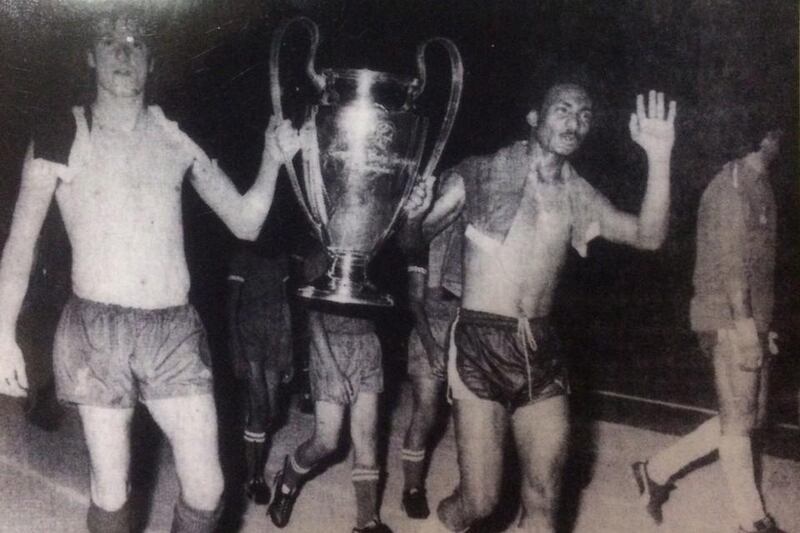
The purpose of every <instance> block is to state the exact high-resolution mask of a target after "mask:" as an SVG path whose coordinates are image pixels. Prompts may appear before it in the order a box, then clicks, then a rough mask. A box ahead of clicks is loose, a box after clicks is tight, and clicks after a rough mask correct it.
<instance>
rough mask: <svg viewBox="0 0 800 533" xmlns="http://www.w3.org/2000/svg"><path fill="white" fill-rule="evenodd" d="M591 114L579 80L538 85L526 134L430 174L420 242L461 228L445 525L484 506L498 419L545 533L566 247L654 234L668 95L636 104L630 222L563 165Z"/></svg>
mask: <svg viewBox="0 0 800 533" xmlns="http://www.w3.org/2000/svg"><path fill="white" fill-rule="evenodd" d="M593 111H594V109H593V102H592V99H591V97H590V95H589V94H588V92H587V90H586V88H585V87H584V85H581V84H579V83H576V82H574V81H572V80H565V81H559V82H557V83H554V84H552V85H551V86H550V87H549V89H548V90H547V92H546V93H545V95H544V98H543V100H542V101H541V105H539V106H538V107H536V108H534V109H531V110H530V111H529V112H528V113H527V116H526V119H527V122H528V124H529V126H530V134H529V137H528V139H527V140H526V141H521V142H517V143H514V144H512V145H511V146H507V147H505V148H502V149H501V150H499V151H498V152H496V153H495V154H492V155H490V156H485V157H470V158H467V159H466V160H464V161H462V162H461V163H460V164H458V165H456V166H455V167H454V168H452V169H451V170H449V171H447V172H445V173H444V174H443V176H442V183H441V186H440V190H439V195H438V199H437V200H436V202H435V203H434V205H433V208H432V209H431V211H430V213H429V214H428V217H427V219H426V220H425V223H424V225H423V232H424V233H425V234H426V235H429V236H430V235H435V234H436V233H437V232H438V231H439V230H440V228H442V227H445V226H446V225H448V224H449V223H450V222H451V221H452V220H453V219H454V218H455V217H456V216H458V215H459V214H462V215H463V216H464V217H465V223H466V230H465V232H464V237H465V240H464V254H463V279H464V285H463V294H462V301H461V309H460V310H459V315H458V316H457V318H456V323H455V326H454V328H455V329H454V334H453V339H454V343H453V346H452V348H453V350H452V351H451V353H450V356H449V361H448V382H449V386H450V390H451V394H452V397H453V401H454V404H453V416H454V420H455V434H456V444H457V449H458V464H459V470H460V482H459V485H458V487H457V488H456V490H455V491H454V492H453V494H452V495H451V496H449V497H448V498H446V499H445V500H443V501H442V502H441V503H440V504H439V508H438V514H439V518H440V520H441V521H442V522H443V523H444V525H445V526H446V527H448V528H449V529H451V530H453V531H462V530H464V529H466V528H468V527H470V525H471V524H473V523H474V522H475V521H477V520H478V519H480V518H482V517H485V516H487V515H488V514H490V513H491V512H492V510H493V509H494V507H495V506H496V504H497V503H498V498H499V492H500V490H499V489H500V484H501V473H502V459H503V448H504V438H505V435H506V428H507V427H508V426H509V425H510V426H511V429H512V433H513V437H514V442H515V444H516V447H517V452H518V455H519V458H520V466H521V469H522V500H523V505H524V509H523V515H522V521H521V525H522V526H523V527H524V528H525V529H526V530H528V531H536V532H551V531H554V530H555V527H556V511H557V503H558V502H557V497H558V494H559V489H560V485H561V479H562V469H563V465H564V459H565V453H566V443H567V434H568V432H569V414H568V406H567V398H566V395H567V393H568V390H569V388H568V387H569V386H568V383H567V378H566V373H565V368H564V366H565V365H564V361H563V357H564V355H563V353H562V352H561V348H560V346H559V344H558V342H557V339H556V338H555V336H554V332H553V327H552V325H551V323H550V321H549V320H548V315H549V314H550V310H551V307H552V299H553V293H554V290H555V288H556V284H557V282H558V277H559V272H560V270H561V267H562V266H563V264H564V260H565V257H566V253H567V247H568V245H569V244H572V246H573V247H575V248H576V250H578V252H579V253H580V254H581V255H585V254H586V248H587V244H588V242H589V241H590V240H592V239H593V238H595V237H598V236H600V237H604V238H606V239H609V240H611V241H614V242H618V243H625V244H629V245H632V246H634V247H636V248H640V249H644V250H654V249H656V248H658V247H659V246H660V245H661V243H662V241H663V240H664V237H665V234H666V228H667V218H668V217H667V214H668V209H669V195H670V192H669V191H670V187H669V174H670V158H671V151H672V145H673V142H674V126H673V123H674V120H675V113H676V106H675V103H674V102H669V104H667V102H665V99H664V95H663V94H662V93H659V92H655V91H650V93H649V95H648V96H647V97H645V96H643V95H639V96H638V97H637V99H636V110H635V112H634V113H633V114H632V115H631V118H630V124H629V126H630V134H631V138H632V139H633V141H634V142H635V143H636V144H638V145H639V146H640V147H641V148H642V149H643V150H644V152H645V154H646V156H647V162H648V178H647V188H646V192H645V195H644V199H643V202H642V208H641V211H640V213H639V215H638V216H635V215H631V214H628V213H624V212H621V211H619V210H617V209H615V208H614V207H613V206H612V205H611V203H610V202H609V201H608V200H607V199H606V198H605V197H603V196H602V195H601V194H600V193H599V192H597V191H596V190H595V189H594V188H593V187H592V186H591V185H590V184H589V183H588V182H587V181H585V180H584V179H583V178H581V176H579V175H578V173H577V172H576V171H575V170H574V168H573V167H572V166H571V165H570V163H569V162H568V158H569V156H570V155H572V154H573V153H574V152H575V151H576V150H577V149H578V148H579V147H580V146H581V143H582V142H583V140H584V138H585V137H586V134H587V133H588V132H589V128H590V127H591V124H592V115H593Z"/></svg>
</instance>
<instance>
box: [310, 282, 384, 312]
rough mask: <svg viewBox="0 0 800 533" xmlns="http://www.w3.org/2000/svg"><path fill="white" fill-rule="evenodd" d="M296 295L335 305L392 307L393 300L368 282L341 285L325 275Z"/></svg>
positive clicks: (341, 283)
mask: <svg viewBox="0 0 800 533" xmlns="http://www.w3.org/2000/svg"><path fill="white" fill-rule="evenodd" d="M297 295H298V296H299V297H301V298H304V299H306V300H321V301H325V302H332V303H337V304H351V305H371V306H377V307H393V306H394V299H393V298H392V297H391V296H389V295H388V294H382V293H381V292H380V291H378V290H377V289H376V288H375V287H374V286H373V285H372V284H371V283H369V282H365V283H353V282H347V283H343V282H342V281H341V280H338V279H335V278H332V277H330V276H328V275H327V274H325V275H323V276H321V277H319V278H318V279H316V280H315V281H314V282H313V283H311V285H306V286H305V287H300V288H299V289H297Z"/></svg>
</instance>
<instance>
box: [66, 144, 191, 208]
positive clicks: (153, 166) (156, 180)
mask: <svg viewBox="0 0 800 533" xmlns="http://www.w3.org/2000/svg"><path fill="white" fill-rule="evenodd" d="M188 165H189V161H187V158H186V157H183V156H182V155H181V150H179V149H178V147H176V146H174V143H171V142H170V141H169V139H166V138H164V136H162V135H159V134H158V131H153V130H152V129H146V130H144V131H141V132H132V133H128V134H116V135H115V134H106V133H104V132H102V131H96V132H95V131H93V132H91V133H90V134H89V135H88V137H87V138H86V139H84V140H83V142H76V144H75V146H73V150H72V154H71V156H70V166H74V167H76V168H75V178H74V179H73V180H72V182H71V183H69V184H67V186H66V187H65V189H66V190H65V191H64V194H66V195H67V196H73V197H75V198H76V199H80V200H82V201H84V202H92V201H96V202H101V203H104V204H106V205H108V206H109V207H114V206H119V205H120V204H124V205H130V204H162V203H165V202H167V203H172V202H174V201H175V200H176V199H179V198H180V192H181V184H182V182H183V177H184V174H185V172H186V170H187V168H188Z"/></svg>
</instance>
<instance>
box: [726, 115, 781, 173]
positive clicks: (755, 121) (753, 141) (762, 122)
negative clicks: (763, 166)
mask: <svg viewBox="0 0 800 533" xmlns="http://www.w3.org/2000/svg"><path fill="white" fill-rule="evenodd" d="M726 115H727V116H726V117H724V118H723V120H721V122H722V124H720V125H719V126H720V128H721V131H722V132H724V133H723V143H724V144H725V145H724V146H722V147H721V149H722V151H723V152H724V153H725V155H724V158H725V159H727V160H730V159H737V158H740V157H743V156H745V155H747V154H749V153H750V152H756V151H758V150H759V148H760V145H761V141H762V140H763V139H764V137H766V136H767V134H768V133H769V132H771V131H778V130H780V129H781V128H780V127H779V126H778V125H777V122H776V120H775V119H774V118H773V117H771V116H770V115H771V114H770V113H768V112H766V111H765V110H763V109H758V108H757V107H753V106H745V105H741V106H738V107H731V108H729V110H728V113H726Z"/></svg>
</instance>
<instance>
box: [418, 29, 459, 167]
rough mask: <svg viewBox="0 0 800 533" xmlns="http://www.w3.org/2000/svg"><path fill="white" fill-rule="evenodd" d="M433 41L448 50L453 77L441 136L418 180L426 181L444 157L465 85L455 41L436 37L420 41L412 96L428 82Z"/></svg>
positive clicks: (440, 131)
mask: <svg viewBox="0 0 800 533" xmlns="http://www.w3.org/2000/svg"><path fill="white" fill-rule="evenodd" d="M431 43H438V44H441V45H442V46H443V47H444V48H445V50H447V53H448V55H449V56H450V66H451V77H452V81H451V83H450V99H449V101H448V102H447V112H446V113H445V116H444V120H443V121H442V127H441V129H440V130H439V137H438V138H437V139H436V144H434V145H433V150H432V151H431V155H430V158H429V159H428V164H427V165H425V169H424V170H423V171H422V173H421V174H419V177H418V178H417V180H416V181H417V182H420V181H425V180H427V179H428V178H430V176H431V174H433V171H434V170H436V165H438V164H439V159H440V158H441V157H442V152H443V151H444V146H445V144H447V139H448V138H449V137H450V131H451V130H452V129H453V122H455V119H456V113H457V112H458V106H459V103H460V102H461V91H462V89H463V87H464V63H463V61H462V60H461V54H460V53H459V52H458V48H456V45H455V43H454V42H453V41H451V40H450V39H447V38H445V37H434V38H432V39H428V40H427V41H424V42H422V43H420V45H419V46H417V70H418V72H419V77H418V78H417V79H416V80H415V83H414V87H413V88H412V90H411V94H410V97H411V98H412V99H416V98H417V97H418V96H419V95H420V94H422V91H424V90H425V82H426V74H427V72H426V69H425V50H426V48H427V46H428V45H429V44H431Z"/></svg>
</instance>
